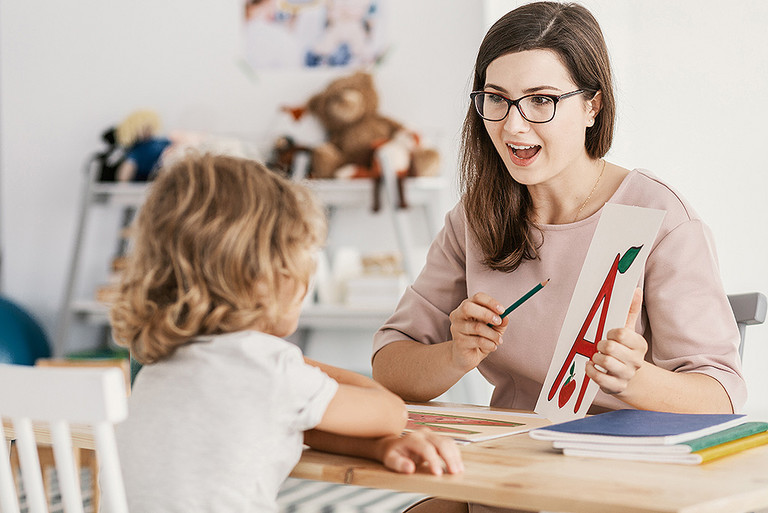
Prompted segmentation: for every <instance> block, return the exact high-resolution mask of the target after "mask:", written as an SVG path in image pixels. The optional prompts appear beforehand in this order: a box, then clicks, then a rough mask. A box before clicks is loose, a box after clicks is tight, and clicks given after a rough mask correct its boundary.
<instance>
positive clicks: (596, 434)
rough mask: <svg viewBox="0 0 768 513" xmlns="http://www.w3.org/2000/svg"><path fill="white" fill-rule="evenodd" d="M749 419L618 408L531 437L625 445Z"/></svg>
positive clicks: (684, 436)
mask: <svg viewBox="0 0 768 513" xmlns="http://www.w3.org/2000/svg"><path fill="white" fill-rule="evenodd" d="M744 422H746V416H745V415H741V414H735V413H729V414H709V413H667V412H658V411H648V410H616V411H611V412H607V413H600V414H598V415H592V416H590V417H584V418H582V419H577V420H571V421H568V422H562V423H560V424H553V425H551V426H547V427H545V428H539V429H534V430H532V431H531V432H530V433H529V434H530V436H531V438H535V439H537V440H550V441H574V442H575V441H579V442H593V443H604V444H625V445H670V444H677V443H681V442H685V441H688V440H693V439H694V438H699V437H702V436H705V435H708V434H711V433H716V432H718V431H722V430H724V429H728V428H730V427H733V426H736V425H739V424H742V423H744Z"/></svg>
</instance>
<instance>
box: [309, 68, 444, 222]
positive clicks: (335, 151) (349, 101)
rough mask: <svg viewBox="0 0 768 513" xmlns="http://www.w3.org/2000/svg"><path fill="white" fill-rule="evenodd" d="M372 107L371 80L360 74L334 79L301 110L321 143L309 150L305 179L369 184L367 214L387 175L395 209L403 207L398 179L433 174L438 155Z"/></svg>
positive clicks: (376, 105)
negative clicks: (314, 123) (317, 128)
mask: <svg viewBox="0 0 768 513" xmlns="http://www.w3.org/2000/svg"><path fill="white" fill-rule="evenodd" d="M378 108H379V97H378V94H377V92H376V88H375V86H374V82H373V77H372V76H371V75H370V74H369V73H366V72H356V73H354V74H352V75H347V76H343V77H340V78H337V79H336V80H334V81H332V82H331V83H330V84H329V85H328V86H327V87H326V88H325V89H324V90H323V91H321V92H319V93H317V94H315V95H314V96H312V97H311V98H310V100H309V102H308V103H307V105H306V106H305V110H306V112H308V113H310V114H312V115H313V116H315V117H316V118H317V120H318V121H319V122H320V125H321V126H322V128H323V129H324V131H325V139H326V140H325V142H324V143H322V144H319V145H317V146H315V147H313V148H312V149H311V152H310V154H311V157H310V171H309V176H310V177H311V178H370V179H373V180H374V191H373V194H374V196H373V210H374V211H378V210H379V208H380V206H381V202H380V194H381V185H382V180H383V178H384V177H383V173H384V172H385V170H387V171H390V172H392V173H393V174H394V175H395V176H394V177H392V178H393V179H395V180H397V183H398V191H399V194H398V195H399V203H398V206H399V207H401V208H405V207H407V202H406V200H405V197H404V188H403V180H404V179H405V178H406V177H408V176H433V175H436V174H437V171H438V167H439V154H438V152H437V151H436V150H434V149H431V148H424V147H423V146H422V145H421V143H420V140H419V138H418V136H417V135H416V134H415V133H413V132H411V131H409V130H407V129H406V128H405V127H404V126H403V125H402V124H401V123H399V122H397V121H394V120H392V119H390V118H388V117H385V116H383V115H381V114H380V113H379V112H378Z"/></svg>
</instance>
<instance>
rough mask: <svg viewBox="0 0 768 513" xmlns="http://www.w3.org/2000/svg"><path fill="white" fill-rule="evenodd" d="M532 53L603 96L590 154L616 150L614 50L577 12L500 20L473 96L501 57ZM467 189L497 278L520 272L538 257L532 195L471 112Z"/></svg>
mask: <svg viewBox="0 0 768 513" xmlns="http://www.w3.org/2000/svg"><path fill="white" fill-rule="evenodd" d="M526 50H550V51H553V52H555V53H556V54H557V55H558V56H559V57H560V59H561V60H562V62H563V65H564V66H565V67H566V68H567V69H568V71H569V73H570V75H571V78H572V80H573V82H574V83H575V85H576V87H578V88H579V89H583V90H584V91H586V94H587V95H589V96H594V95H595V94H597V93H598V92H601V93H602V104H601V109H600V112H599V113H598V115H597V117H596V118H595V124H594V125H593V126H591V127H588V128H587V131H586V139H585V149H586V151H587V154H588V155H589V156H590V157H591V158H594V159H598V158H600V157H602V156H604V155H605V154H606V153H607V152H608V149H609V148H610V146H611V141H612V139H613V126H614V120H615V115H616V104H615V99H614V95H613V81H612V78H611V66H610V61H609V58H608V50H607V48H606V46H605V40H604V39H603V34H602V32H601V30H600V26H599V24H598V23H597V20H595V18H594V16H592V14H591V13H590V12H589V11H588V10H587V9H586V8H584V7H582V6H580V5H578V4H569V3H557V2H536V3H531V4H527V5H523V6H521V7H518V8H517V9H515V10H513V11H510V12H509V13H507V14H505V15H504V16H503V17H502V18H500V19H499V20H498V21H497V22H496V23H495V24H494V25H493V26H492V27H491V28H490V29H489V30H488V33H487V34H486V35H485V38H484V39H483V42H482V44H481V45H480V49H479V51H478V54H477V60H476V62H475V73H474V83H473V87H472V90H473V91H479V90H482V89H483V88H484V87H485V73H486V70H487V68H488V65H489V64H491V62H493V61H494V60H495V59H497V58H498V57H501V56H502V55H507V54H510V53H517V52H523V51H526ZM460 180H461V188H462V191H463V193H464V197H463V201H464V211H465V213H466V216H467V223H468V224H469V228H470V230H471V232H472V233H473V235H474V236H475V238H476V241H477V243H478V245H479V247H480V248H481V250H482V252H483V255H484V257H485V259H484V262H483V263H484V264H485V265H487V266H488V267H490V268H491V269H495V270H498V271H505V272H509V271H514V270H515V269H517V267H518V266H519V265H520V263H521V262H522V261H523V260H524V259H535V258H536V257H537V254H538V245H537V242H536V240H535V239H536V237H533V236H532V235H533V229H535V225H534V223H533V222H532V220H531V219H532V204H531V197H530V195H529V193H528V189H527V188H526V187H525V186H523V185H521V184H519V183H517V182H516V181H515V180H513V179H512V177H511V176H510V174H509V171H508V170H507V168H506V166H505V165H504V162H503V161H502V159H501V157H500V156H499V154H498V152H497V151H496V149H495V148H494V146H493V143H492V142H491V139H490V137H489V136H488V132H487V131H486V129H485V126H484V124H483V120H482V119H481V118H480V116H479V115H478V114H477V112H476V111H475V108H474V107H473V106H472V105H471V104H470V106H469V109H468V111H467V115H466V118H465V120H464V126H463V128H462V143H461V176H460Z"/></svg>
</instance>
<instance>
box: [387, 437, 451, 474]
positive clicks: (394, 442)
mask: <svg viewBox="0 0 768 513" xmlns="http://www.w3.org/2000/svg"><path fill="white" fill-rule="evenodd" d="M380 442H381V448H380V449H381V452H380V458H379V459H380V460H381V462H382V463H383V464H384V466H385V467H387V468H389V469H390V470H394V471H395V472H400V473H403V474H412V473H414V472H416V470H417V469H418V468H419V467H424V468H426V469H427V470H428V471H429V472H430V473H431V474H435V475H437V476H439V475H442V474H443V472H446V471H447V472H448V473H449V474H459V473H461V472H463V471H464V463H463V462H462V461H461V452H460V451H459V448H458V447H457V445H456V443H455V442H454V441H453V439H452V438H450V437H447V436H443V435H438V434H436V433H433V432H431V431H430V430H429V429H421V430H418V431H414V432H411V433H406V434H404V435H401V436H392V437H385V438H382V439H381V440H380Z"/></svg>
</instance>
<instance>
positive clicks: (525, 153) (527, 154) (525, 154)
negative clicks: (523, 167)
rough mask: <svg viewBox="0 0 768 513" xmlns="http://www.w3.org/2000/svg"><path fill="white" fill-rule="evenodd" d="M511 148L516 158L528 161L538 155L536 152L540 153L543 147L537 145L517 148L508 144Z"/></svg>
mask: <svg viewBox="0 0 768 513" xmlns="http://www.w3.org/2000/svg"><path fill="white" fill-rule="evenodd" d="M507 146H509V148H510V149H511V150H512V153H514V154H515V157H518V158H521V159H527V158H531V157H533V156H534V155H536V152H538V151H539V148H541V146H538V145H536V144H534V145H531V146H517V145H514V144H507Z"/></svg>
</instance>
